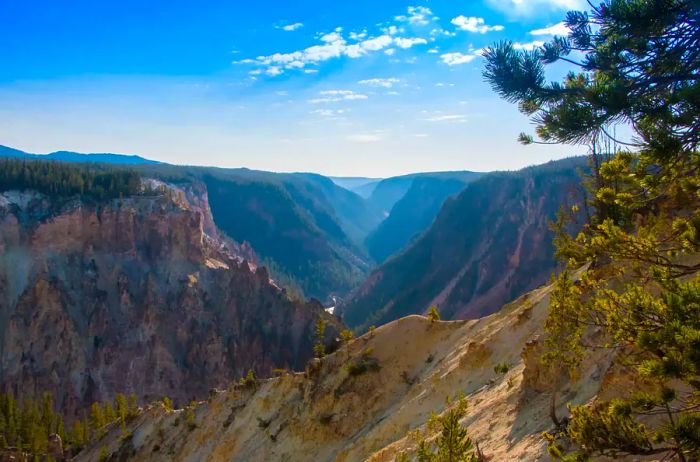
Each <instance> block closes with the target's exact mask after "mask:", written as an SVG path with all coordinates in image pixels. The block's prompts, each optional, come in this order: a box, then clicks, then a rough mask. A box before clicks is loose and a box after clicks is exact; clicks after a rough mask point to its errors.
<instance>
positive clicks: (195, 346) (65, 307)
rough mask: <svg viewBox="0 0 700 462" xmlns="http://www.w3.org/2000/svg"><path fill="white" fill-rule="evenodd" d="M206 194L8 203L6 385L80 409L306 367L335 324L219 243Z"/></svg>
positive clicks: (0, 351)
mask: <svg viewBox="0 0 700 462" xmlns="http://www.w3.org/2000/svg"><path fill="white" fill-rule="evenodd" d="M188 188H189V189H188ZM198 188H199V189H198ZM202 188H203V187H202V186H201V185H200V186H198V185H190V186H188V187H187V188H183V189H178V188H174V187H169V188H167V189H166V190H165V193H164V194H162V195H160V196H155V197H154V196H150V197H147V196H133V197H126V198H123V199H119V200H113V201H109V202H103V203H99V202H90V201H80V200H77V199H71V198H56V197H51V198H49V197H47V196H43V195H40V194H38V193H33V192H30V191H29V192H27V191H25V192H17V191H7V192H5V193H2V194H0V385H1V386H2V387H3V389H5V390H10V391H12V392H13V393H14V394H15V396H18V397H20V398H21V397H22V396H27V395H30V396H39V394H40V393H41V392H43V391H51V392H53V393H54V395H55V399H56V402H57V403H58V404H59V406H60V407H61V408H62V409H63V410H64V411H67V412H68V413H74V412H76V411H77V410H79V409H81V408H84V407H85V406H86V405H89V404H90V403H91V402H93V401H98V400H103V399H111V398H113V396H114V394H115V393H117V392H121V393H135V394H137V395H138V396H139V397H140V399H142V400H144V401H150V400H153V399H155V398H159V397H162V396H166V395H167V396H170V397H172V398H173V399H174V400H175V402H176V403H180V404H182V403H186V402H188V401H189V400H191V399H195V398H201V397H204V396H206V395H207V393H208V392H209V390H210V389H212V388H214V387H219V386H223V385H226V384H228V383H229V382H231V381H232V380H234V379H236V378H237V377H240V376H242V375H244V374H245V373H246V371H247V370H248V369H253V370H255V371H256V373H257V374H259V375H262V376H264V375H269V374H270V372H271V369H272V368H276V367H280V368H283V367H290V368H296V369H300V368H303V366H304V364H305V362H306V360H307V359H308V358H309V357H310V356H311V354H312V344H313V342H314V334H313V329H314V323H315V321H316V320H317V318H318V317H319V316H326V317H328V315H327V314H326V313H325V312H324V311H323V307H322V306H320V304H318V303H312V302H310V303H301V302H295V301H291V300H290V299H289V297H287V296H286V294H285V292H284V291H283V290H282V289H280V288H278V287H277V286H276V285H275V284H274V283H273V282H272V281H270V279H269V276H268V273H267V271H266V270H265V269H264V268H256V267H255V265H254V264H252V263H249V261H250V259H251V258H254V255H253V253H252V251H251V250H250V248H249V247H247V246H240V245H238V244H236V243H233V242H231V241H226V240H224V239H222V238H220V237H219V236H218V234H217V232H216V228H215V226H214V222H213V220H212V219H211V214H210V212H209V207H208V203H207V200H206V195H205V194H203V193H205V192H206V190H204V189H202ZM240 219H241V220H245V217H240ZM328 318H329V321H330V322H331V323H334V322H335V321H333V319H331V318H330V317H328ZM329 331H330V332H332V329H329Z"/></svg>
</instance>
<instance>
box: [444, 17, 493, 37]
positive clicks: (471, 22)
mask: <svg viewBox="0 0 700 462" xmlns="http://www.w3.org/2000/svg"><path fill="white" fill-rule="evenodd" d="M450 22H451V23H452V24H454V25H455V26H457V27H458V28H459V29H461V30H466V31H468V32H474V33H476V34H485V33H487V32H491V31H501V30H503V29H504V27H503V26H488V25H486V21H485V20H484V18H477V17H475V16H461V15H460V16H457V17H456V18H454V19H452V21H450Z"/></svg>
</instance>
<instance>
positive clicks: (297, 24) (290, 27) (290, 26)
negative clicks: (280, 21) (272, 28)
mask: <svg viewBox="0 0 700 462" xmlns="http://www.w3.org/2000/svg"><path fill="white" fill-rule="evenodd" d="M302 27H304V24H302V23H300V22H295V23H294V24H287V25H285V26H277V29H282V30H283V31H285V32H293V31H295V30H297V29H301V28H302Z"/></svg>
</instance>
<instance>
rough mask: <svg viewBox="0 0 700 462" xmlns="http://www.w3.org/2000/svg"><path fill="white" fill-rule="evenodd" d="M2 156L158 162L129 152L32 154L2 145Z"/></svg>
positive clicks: (105, 161)
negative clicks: (128, 153)
mask: <svg viewBox="0 0 700 462" xmlns="http://www.w3.org/2000/svg"><path fill="white" fill-rule="evenodd" d="M0 157H11V158H23V159H36V160H58V161H62V162H85V163H104V164H113V165H146V164H158V163H159V162H157V161H155V160H149V159H145V158H143V157H140V156H135V155H127V154H110V153H95V154H81V153H78V152H70V151H56V152H52V153H49V154H31V153H27V152H24V151H20V150H18V149H14V148H9V147H7V146H1V145H0Z"/></svg>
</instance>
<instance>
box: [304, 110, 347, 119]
mask: <svg viewBox="0 0 700 462" xmlns="http://www.w3.org/2000/svg"><path fill="white" fill-rule="evenodd" d="M345 112H347V111H346V110H345V109H314V110H313V111H310V112H309V113H310V114H313V115H317V116H319V117H323V118H324V119H342V118H343V117H342V115H343V114H345Z"/></svg>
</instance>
